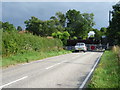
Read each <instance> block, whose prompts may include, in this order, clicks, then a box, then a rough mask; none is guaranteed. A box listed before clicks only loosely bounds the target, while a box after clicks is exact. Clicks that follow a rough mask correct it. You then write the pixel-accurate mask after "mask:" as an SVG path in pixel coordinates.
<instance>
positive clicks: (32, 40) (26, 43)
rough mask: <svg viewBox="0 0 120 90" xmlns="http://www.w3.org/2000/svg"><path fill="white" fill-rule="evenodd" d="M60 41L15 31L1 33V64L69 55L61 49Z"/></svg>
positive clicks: (8, 64) (13, 63)
mask: <svg viewBox="0 0 120 90" xmlns="http://www.w3.org/2000/svg"><path fill="white" fill-rule="evenodd" d="M62 48H63V43H62V41H61V40H60V39H54V38H50V39H49V38H45V37H40V36H36V35H32V34H31V33H22V34H20V33H18V32H16V31H12V32H3V35H2V57H3V58H2V64H0V65H1V66H3V67H4V66H10V65H15V64H18V63H24V62H30V61H33V60H39V59H43V58H47V57H51V56H56V55H61V54H66V53H70V52H69V51H65V50H63V49H62Z"/></svg>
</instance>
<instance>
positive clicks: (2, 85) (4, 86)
mask: <svg viewBox="0 0 120 90" xmlns="http://www.w3.org/2000/svg"><path fill="white" fill-rule="evenodd" d="M27 77H28V76H25V77H22V78H19V79H17V80H15V81H12V82H10V83H7V84H4V85H2V86H0V89H1V88H3V87H5V86H8V85H10V84H13V83H15V82H18V81H21V80H23V79H25V78H27Z"/></svg>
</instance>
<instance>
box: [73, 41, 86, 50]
mask: <svg viewBox="0 0 120 90" xmlns="http://www.w3.org/2000/svg"><path fill="white" fill-rule="evenodd" d="M75 51H83V52H86V51H87V47H86V45H85V43H77V44H76V45H75Z"/></svg>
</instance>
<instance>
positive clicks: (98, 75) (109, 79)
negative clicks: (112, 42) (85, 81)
mask: <svg viewBox="0 0 120 90" xmlns="http://www.w3.org/2000/svg"><path fill="white" fill-rule="evenodd" d="M88 88H120V47H118V46H114V47H113V49H112V50H107V51H105V52H104V54H103V56H102V58H101V61H100V63H99V65H98V67H97V68H96V70H95V72H94V74H93V77H92V79H91V81H90V83H89V85H88Z"/></svg>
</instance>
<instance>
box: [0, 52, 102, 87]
mask: <svg viewBox="0 0 120 90" xmlns="http://www.w3.org/2000/svg"><path fill="white" fill-rule="evenodd" d="M101 55H102V52H86V53H83V52H80V53H70V54H65V55H60V56H55V57H50V58H46V59H43V60H38V61H34V62H31V63H26V64H22V65H17V66H13V67H9V68H7V69H3V70H2V85H0V88H78V87H80V85H81V84H82V82H83V81H84V79H85V77H86V76H87V75H88V73H89V72H90V71H91V69H92V67H93V65H94V64H95V62H96V60H97V59H98V57H100V56H101Z"/></svg>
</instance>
